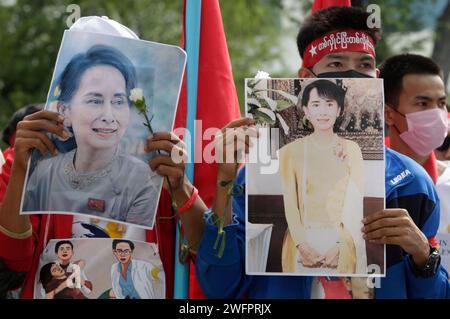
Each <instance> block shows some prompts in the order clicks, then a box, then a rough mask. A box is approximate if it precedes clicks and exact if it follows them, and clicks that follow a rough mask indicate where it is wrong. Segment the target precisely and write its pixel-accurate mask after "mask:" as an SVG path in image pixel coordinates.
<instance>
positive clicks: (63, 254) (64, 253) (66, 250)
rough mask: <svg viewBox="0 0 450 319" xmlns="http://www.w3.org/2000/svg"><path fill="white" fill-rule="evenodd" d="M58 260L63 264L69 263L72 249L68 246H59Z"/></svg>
mask: <svg viewBox="0 0 450 319" xmlns="http://www.w3.org/2000/svg"><path fill="white" fill-rule="evenodd" d="M57 255H58V259H59V260H60V261H61V262H63V263H65V262H69V261H70V259H71V258H72V256H73V249H72V246H70V245H69V244H62V245H61V246H59V247H58V252H57Z"/></svg>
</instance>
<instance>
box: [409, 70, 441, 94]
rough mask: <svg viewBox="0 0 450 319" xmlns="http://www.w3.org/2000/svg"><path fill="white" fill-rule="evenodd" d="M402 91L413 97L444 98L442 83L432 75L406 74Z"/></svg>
mask: <svg viewBox="0 0 450 319" xmlns="http://www.w3.org/2000/svg"><path fill="white" fill-rule="evenodd" d="M402 86H403V91H406V92H409V93H413V95H414V96H427V95H430V96H436V95H437V96H438V97H441V98H445V95H446V94H445V85H444V81H443V80H442V78H441V77H440V76H439V75H434V74H407V75H405V76H404V77H403V81H402Z"/></svg>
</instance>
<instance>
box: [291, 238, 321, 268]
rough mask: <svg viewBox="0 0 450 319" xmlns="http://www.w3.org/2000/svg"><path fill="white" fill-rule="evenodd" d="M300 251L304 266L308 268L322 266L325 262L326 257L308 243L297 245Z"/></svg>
mask: <svg viewBox="0 0 450 319" xmlns="http://www.w3.org/2000/svg"><path fill="white" fill-rule="evenodd" d="M297 249H298V252H299V253H300V261H301V263H302V264H303V266H305V267H308V268H316V267H320V266H321V265H322V263H323V262H324V257H323V256H321V255H320V254H319V253H318V252H317V251H316V250H315V249H313V248H311V247H310V246H309V245H308V244H300V245H298V246H297Z"/></svg>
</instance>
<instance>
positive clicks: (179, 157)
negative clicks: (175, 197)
mask: <svg viewBox="0 0 450 319" xmlns="http://www.w3.org/2000/svg"><path fill="white" fill-rule="evenodd" d="M145 150H146V151H147V152H152V151H159V152H160V154H158V155H157V156H155V157H154V158H153V159H152V160H151V161H150V162H149V165H150V168H151V169H152V170H153V171H155V172H156V173H158V175H160V176H163V177H168V178H169V181H170V185H171V186H172V190H173V191H174V192H176V191H178V190H180V189H181V188H182V187H183V185H184V184H185V183H187V179H185V175H184V171H185V166H186V162H187V158H188V156H187V152H186V146H185V144H184V142H183V141H182V140H180V139H179V138H178V136H176V135H175V134H173V133H172V132H158V133H155V134H153V135H150V136H149V137H148V138H147V144H146V147H145ZM161 152H162V153H161ZM163 187H164V189H166V190H168V188H169V185H167V179H164V184H163Z"/></svg>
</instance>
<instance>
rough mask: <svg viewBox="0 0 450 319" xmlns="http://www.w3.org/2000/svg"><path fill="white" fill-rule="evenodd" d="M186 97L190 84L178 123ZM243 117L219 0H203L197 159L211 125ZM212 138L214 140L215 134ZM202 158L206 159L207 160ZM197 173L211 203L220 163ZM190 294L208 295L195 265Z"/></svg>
mask: <svg viewBox="0 0 450 319" xmlns="http://www.w3.org/2000/svg"><path fill="white" fill-rule="evenodd" d="M183 3H184V7H183V34H182V41H181V42H182V44H184V32H185V31H184V27H185V23H184V17H185V2H183ZM186 96H187V95H186V86H185V85H183V88H182V94H181V97H180V103H179V106H178V114H177V121H176V123H182V122H183V120H184V121H185V120H186V115H185V114H186V109H187V100H186ZM183 115H184V116H183ZM180 117H182V118H180ZM239 117H240V111H239V101H238V98H237V94H236V88H235V86H234V81H233V75H232V72H231V62H230V57H229V54H228V48H227V43H226V38H225V32H224V29H223V24H222V16H221V12H220V7H219V1H218V0H208V1H203V2H202V12H201V27H200V56H199V70H198V92H197V119H198V120H201V121H202V125H201V126H202V127H197V132H198V133H197V134H196V143H195V144H196V150H195V154H196V161H197V162H198V161H200V159H201V158H200V156H201V155H202V150H204V149H205V146H206V145H207V144H209V143H210V142H211V140H203V139H202V136H203V133H204V132H205V131H206V130H207V129H208V128H218V129H220V128H222V127H223V126H225V125H226V124H227V123H229V122H230V121H232V120H235V119H237V118H239ZM180 126H182V125H180ZM210 138H211V139H212V137H210ZM201 160H202V161H203V159H201ZM194 172H195V173H194V184H195V186H196V187H197V188H198V190H199V194H200V196H201V198H202V199H203V200H204V201H205V203H206V205H208V206H211V204H212V200H213V198H214V192H215V189H216V187H215V185H216V177H217V166H216V165H215V164H207V163H196V164H195V166H194ZM189 297H190V298H204V294H203V293H202V292H201V289H200V288H199V286H198V283H197V280H196V279H195V269H194V267H193V265H191V267H190V282H189Z"/></svg>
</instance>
